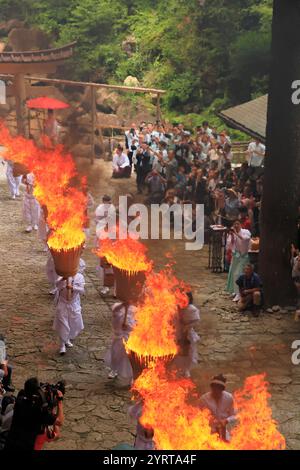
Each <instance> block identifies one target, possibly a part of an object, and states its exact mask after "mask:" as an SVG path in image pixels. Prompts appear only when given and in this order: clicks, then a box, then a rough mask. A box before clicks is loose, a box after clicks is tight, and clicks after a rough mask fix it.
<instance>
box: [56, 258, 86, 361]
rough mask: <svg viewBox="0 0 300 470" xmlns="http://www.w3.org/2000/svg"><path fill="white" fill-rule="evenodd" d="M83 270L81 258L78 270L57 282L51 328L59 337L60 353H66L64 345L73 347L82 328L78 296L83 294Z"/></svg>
mask: <svg viewBox="0 0 300 470" xmlns="http://www.w3.org/2000/svg"><path fill="white" fill-rule="evenodd" d="M84 270H85V262H84V261H83V260H82V259H81V260H80V266H79V272H78V273H77V274H76V275H75V276H74V277H71V278H69V279H68V281H66V280H65V279H61V280H60V281H58V283H57V293H56V297H55V302H56V312H55V318H54V323H53V329H54V330H55V331H56V332H57V334H58V336H59V339H60V349H59V353H60V354H61V355H64V354H65V353H66V347H68V348H72V347H73V344H72V341H73V340H74V339H75V338H76V336H78V335H79V333H80V332H81V331H82V330H83V328H84V325H83V320H82V315H81V301H80V296H81V295H82V294H84V286H85V280H84V277H83V272H84ZM69 291H70V292H69ZM69 295H70V300H69Z"/></svg>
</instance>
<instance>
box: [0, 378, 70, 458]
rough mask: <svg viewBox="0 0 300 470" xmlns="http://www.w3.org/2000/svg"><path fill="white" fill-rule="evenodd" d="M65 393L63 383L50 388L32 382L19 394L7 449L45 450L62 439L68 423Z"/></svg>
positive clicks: (27, 383) (28, 381) (32, 380)
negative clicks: (51, 443)
mask: <svg viewBox="0 0 300 470" xmlns="http://www.w3.org/2000/svg"><path fill="white" fill-rule="evenodd" d="M64 393H65V387H64V383H63V382H58V384H56V385H50V384H40V383H39V381H38V379H37V378H31V379H28V380H27V381H26V382H25V384H24V389H23V390H21V391H20V392H19V393H18V396H17V399H16V403H15V407H14V414H13V418H12V424H11V428H10V431H9V434H8V437H7V441H6V445H5V447H4V450H8V451H15V450H22V451H23V450H42V448H43V446H44V444H45V443H46V442H51V441H53V440H55V439H58V437H59V435H60V427H61V426H62V425H63V422H64V413H63V396H64Z"/></svg>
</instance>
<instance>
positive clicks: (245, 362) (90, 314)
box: [0, 161, 300, 449]
mask: <svg viewBox="0 0 300 470" xmlns="http://www.w3.org/2000/svg"><path fill="white" fill-rule="evenodd" d="M79 167H80V168H81V170H82V171H83V172H86V173H88V176H89V184H90V187H91V189H92V192H93V195H94V196H95V198H96V200H97V202H98V201H99V200H100V195H102V194H104V193H105V192H109V193H110V194H115V196H117V195H118V194H119V193H121V194H124V193H126V192H128V190H130V189H132V190H133V189H134V185H133V181H132V182H128V181H127V180H126V181H121V182H111V180H110V179H109V166H108V164H106V163H104V162H102V161H101V162H99V161H97V162H96V164H95V165H94V167H93V171H92V172H91V170H90V167H89V166H88V165H87V163H86V162H85V161H80V162H79ZM0 221H1V222H0V260H1V296H0V331H1V332H3V333H4V334H5V336H6V337H7V340H8V347H9V355H10V358H11V362H12V364H13V366H14V383H15V385H16V386H17V388H20V387H21V386H22V385H23V382H24V380H25V379H26V378H28V377H29V376H35V375H38V377H39V378H40V380H41V381H51V382H52V381H56V380H58V379H61V378H63V379H65V380H66V381H67V383H68V389H67V395H66V400H65V415H66V422H65V426H64V428H63V437H62V439H60V440H59V441H57V442H55V443H54V444H52V445H51V446H50V447H49V448H51V449H110V448H111V447H112V446H113V445H115V444H117V443H119V442H121V441H123V442H129V443H132V442H133V439H134V437H133V435H134V424H133V423H131V422H130V421H129V419H128V417H127V407H128V403H129V401H130V394H129V392H128V391H127V390H124V389H122V388H120V387H118V388H116V387H114V386H113V384H112V383H111V382H110V381H108V380H107V378H106V375H107V372H106V370H105V368H104V364H103V359H102V358H103V355H104V353H105V349H106V347H107V345H108V344H109V342H110V334H111V333H110V331H111V330H110V306H111V304H112V303H113V299H112V298H107V299H102V298H101V297H100V295H99V285H98V279H97V275H96V272H95V267H96V264H97V259H96V257H95V255H94V254H93V253H92V251H91V250H92V247H93V240H92V238H91V241H90V242H89V245H88V248H87V249H86V250H85V253H84V259H85V261H86V263H87V270H86V287H87V289H86V295H85V297H84V299H83V314H84V323H85V330H84V332H83V333H82V334H81V335H80V337H79V338H78V339H77V340H76V343H75V347H74V349H73V350H72V351H70V352H68V354H67V355H66V356H65V357H63V358H61V357H59V356H58V355H57V342H56V337H55V335H54V332H53V331H52V321H53V306H52V300H51V298H50V296H49V295H48V283H47V280H46V276H45V262H46V255H45V253H44V252H43V251H42V247H41V244H40V243H39V241H38V240H37V237H36V234H35V233H33V234H29V235H28V234H25V232H24V229H25V226H24V224H23V222H22V219H21V202H20V201H12V200H10V199H9V198H8V191H7V187H6V181H5V177H4V173H3V169H2V168H1V170H0ZM148 245H149V250H150V255H151V256H152V257H153V259H154V260H155V263H156V266H157V267H160V266H163V265H164V263H165V262H166V258H164V257H163V256H162V254H163V253H166V252H170V251H171V252H173V256H174V259H175V260H176V262H177V264H176V267H175V270H176V274H177V275H178V276H180V277H181V278H182V279H184V280H185V281H187V282H189V283H190V284H191V285H192V287H193V289H194V292H195V301H196V304H197V305H199V306H200V308H201V313H202V321H201V325H200V328H199V333H200V334H201V344H200V347H199V352H200V357H201V361H200V363H199V367H198V368H197V369H195V370H194V371H193V378H194V379H195V381H196V382H197V384H198V385H199V389H200V390H201V391H206V389H207V383H208V381H209V378H210V377H211V375H212V374H213V373H219V372H223V373H224V374H226V375H227V377H228V388H229V389H230V390H234V389H235V388H236V387H237V386H241V385H242V383H243V380H244V379H245V378H246V377H247V376H249V375H253V374H256V373H261V372H266V373H267V379H268V380H269V381H270V391H271V393H272V400H271V403H272V408H273V411H274V416H275V417H276V419H278V421H279V422H280V429H281V431H282V432H283V434H284V435H285V437H286V438H287V442H288V447H289V448H291V449H300V421H299V407H300V393H299V392H300V366H298V367H297V366H293V365H292V363H291V344H292V342H293V341H294V340H295V339H300V331H299V330H300V324H299V323H298V324H297V323H295V322H294V320H293V313H291V312H286V313H284V312H276V313H273V314H267V313H266V314H264V315H262V316H261V317H260V318H253V317H251V316H249V317H247V316H246V317H241V316H240V314H238V313H237V312H236V307H235V306H234V305H233V304H232V302H231V301H230V300H229V299H228V297H227V295H226V294H225V293H224V292H223V290H224V285H225V276H224V275H214V274H211V273H210V272H209V271H208V270H207V269H206V264H207V251H206V249H203V250H202V251H201V252H199V253H193V252H186V251H185V250H184V246H183V243H182V242H177V241H176V242H165V241H163V242H162V241H156V242H149V243H148Z"/></svg>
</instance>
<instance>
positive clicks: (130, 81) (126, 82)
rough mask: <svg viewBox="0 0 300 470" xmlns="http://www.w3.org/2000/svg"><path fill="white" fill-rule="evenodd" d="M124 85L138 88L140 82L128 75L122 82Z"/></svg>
mask: <svg viewBox="0 0 300 470" xmlns="http://www.w3.org/2000/svg"><path fill="white" fill-rule="evenodd" d="M124 85H125V86H132V87H138V86H140V82H139V81H138V79H137V78H136V77H133V76H132V75H128V77H126V78H125V80H124Z"/></svg>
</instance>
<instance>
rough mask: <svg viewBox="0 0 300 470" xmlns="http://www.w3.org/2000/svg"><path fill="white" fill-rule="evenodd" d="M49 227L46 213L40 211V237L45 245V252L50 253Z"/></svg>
mask: <svg viewBox="0 0 300 470" xmlns="http://www.w3.org/2000/svg"><path fill="white" fill-rule="evenodd" d="M48 233H49V227H48V225H47V221H46V217H45V212H44V211H43V210H40V217H39V223H38V237H39V240H40V241H41V243H42V244H43V247H44V251H46V252H47V251H48V245H47V239H48Z"/></svg>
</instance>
